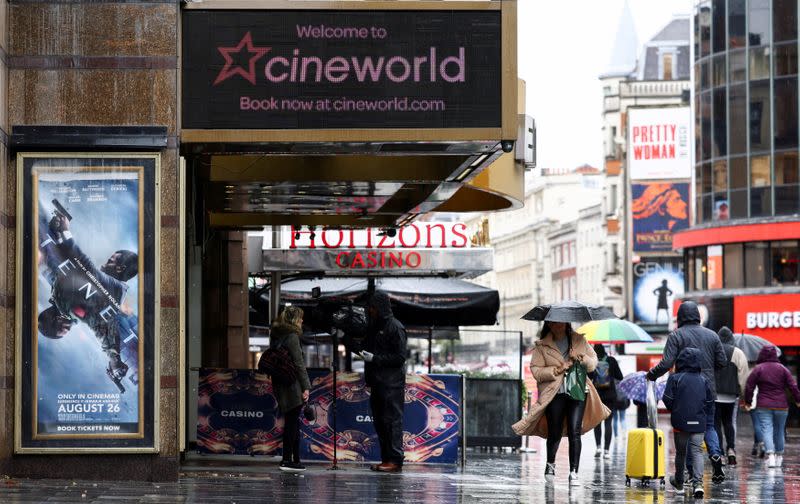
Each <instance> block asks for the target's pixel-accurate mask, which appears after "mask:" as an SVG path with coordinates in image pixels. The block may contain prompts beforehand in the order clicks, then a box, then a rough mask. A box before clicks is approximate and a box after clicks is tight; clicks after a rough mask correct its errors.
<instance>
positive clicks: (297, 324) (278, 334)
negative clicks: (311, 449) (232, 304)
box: [269, 306, 311, 472]
mask: <svg viewBox="0 0 800 504" xmlns="http://www.w3.org/2000/svg"><path fill="white" fill-rule="evenodd" d="M302 327H303V310H302V309H300V308H298V307H296V306H287V307H286V308H285V309H284V310H283V312H281V314H280V315H279V316H278V320H277V321H276V322H275V323H274V324H273V325H272V329H271V331H270V338H269V339H270V341H269V346H270V348H272V349H275V350H277V349H279V348H285V349H286V350H287V351H288V353H289V357H290V358H291V359H292V363H293V364H294V367H295V369H296V370H297V380H296V381H295V382H294V383H291V384H288V385H287V384H279V383H273V385H272V390H273V392H274V393H275V397H276V398H277V399H278V408H279V409H280V411H281V413H282V414H283V422H284V424H283V460H282V461H281V465H280V469H281V471H290V472H299V471H305V467H304V466H303V464H301V463H300V411H301V409H302V407H303V404H304V403H305V402H307V401H308V392H309V390H310V389H311V382H310V381H309V379H308V372H307V371H306V366H305V360H304V359H303V351H302V350H301V349H300V335H301V334H302V332H303V329H302Z"/></svg>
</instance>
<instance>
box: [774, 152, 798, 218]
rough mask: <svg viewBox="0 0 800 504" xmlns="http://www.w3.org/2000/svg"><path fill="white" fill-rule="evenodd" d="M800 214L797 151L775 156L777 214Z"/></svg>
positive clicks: (780, 153)
mask: <svg viewBox="0 0 800 504" xmlns="http://www.w3.org/2000/svg"><path fill="white" fill-rule="evenodd" d="M798 212H800V167H799V166H798V159H797V151H794V150H793V151H790V152H779V153H776V154H775V214H776V215H792V214H796V213H798Z"/></svg>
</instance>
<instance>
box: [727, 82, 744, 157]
mask: <svg viewBox="0 0 800 504" xmlns="http://www.w3.org/2000/svg"><path fill="white" fill-rule="evenodd" d="M728 110H729V114H730V122H729V125H730V132H729V134H730V142H729V146H728V148H729V150H730V153H731V154H744V153H745V152H747V88H746V87H745V85H744V84H739V85H737V86H731V87H730V94H729V95H728Z"/></svg>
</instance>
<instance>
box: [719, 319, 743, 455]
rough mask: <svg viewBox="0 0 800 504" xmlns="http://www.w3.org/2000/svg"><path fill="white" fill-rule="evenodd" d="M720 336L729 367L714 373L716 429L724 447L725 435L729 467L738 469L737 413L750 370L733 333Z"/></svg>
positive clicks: (724, 328) (726, 332)
mask: <svg viewBox="0 0 800 504" xmlns="http://www.w3.org/2000/svg"><path fill="white" fill-rule="evenodd" d="M717 334H718V335H719V340H720V341H721V342H722V348H723V349H724V350H725V358H726V359H727V362H728V363H727V364H726V366H725V367H724V368H722V369H717V370H715V372H714V373H715V374H714V380H715V381H716V383H717V400H716V401H715V402H714V427H715V428H716V430H717V436H718V437H719V443H720V445H722V440H723V434H724V435H725V442H726V445H727V450H726V454H727V456H728V465H732V466H734V465H736V410H737V408H738V405H739V396H741V395H742V391H743V390H744V387H745V384H746V383H747V375H748V374H749V373H750V368H749V367H748V365H747V356H745V354H744V352H743V351H742V350H741V349H739V348H736V347H735V346H733V343H734V340H733V332H731V330H730V329H728V328H727V327H722V328H721V329H720V330H719V332H718V333H717Z"/></svg>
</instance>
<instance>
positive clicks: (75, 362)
mask: <svg viewBox="0 0 800 504" xmlns="http://www.w3.org/2000/svg"><path fill="white" fill-rule="evenodd" d="M516 33H517V4H516V2H515V1H514V0H486V1H460V0H452V1H450V0H444V1H405V2H385V1H375V2H371V1H335V2H334V1H286V0H229V1H223V0H205V1H202V2H186V3H182V2H175V1H173V0H152V1H143V2H127V1H118V2H115V1H103V2H96V1H88V0H87V1H76V2H55V1H53V2H50V1H47V2H27V1H2V2H0V96H2V98H0V176H1V177H2V178H1V181H2V186H3V190H2V192H0V242H1V244H0V247H2V251H3V253H4V254H5V257H6V258H7V260H6V261H5V266H4V267H2V268H0V271H1V272H2V274H0V317H2V322H3V324H2V327H3V332H2V334H1V335H0V340H2V344H0V473H2V474H9V475H13V476H19V477H25V476H27V477H43V476H47V477H56V478H94V479H98V478H102V479H151V480H174V479H177V477H178V474H179V470H180V464H181V461H182V457H183V455H184V453H186V452H187V450H190V449H193V446H192V444H191V442H190V440H191V439H194V438H193V436H190V435H189V433H188V432H189V431H194V430H195V429H196V425H190V420H188V418H191V419H192V420H193V417H192V416H191V415H189V409H190V407H196V406H190V404H192V405H196V404H197V403H196V401H195V402H193V403H192V402H191V401H189V400H188V399H187V397H188V396H192V395H196V394H197V391H196V390H194V388H193V387H194V386H195V385H196V384H193V383H191V380H190V379H189V377H190V375H191V370H190V369H189V368H190V366H189V364H188V363H189V362H190V358H189V357H190V356H189V354H190V353H191V352H196V354H197V355H196V356H195V357H196V359H197V361H198V362H199V363H200V364H201V365H202V366H203V367H204V368H247V367H250V365H251V364H250V363H249V361H248V359H249V353H248V322H247V313H248V297H247V296H248V288H247V287H248V274H249V273H250V272H249V271H248V254H250V255H252V253H253V251H252V250H248V239H247V235H246V232H247V231H248V230H258V231H262V230H264V229H265V227H267V229H275V230H276V231H275V232H273V233H272V238H271V240H272V242H271V245H270V247H272V248H274V249H286V248H289V249H291V248H292V247H290V246H289V244H288V243H283V244H280V243H279V242H280V239H281V232H280V231H277V230H278V229H279V226H284V227H285V229H289V227H290V226H293V228H292V229H294V230H296V232H295V231H293V232H290V237H289V240H291V238H293V237H294V236H298V237H300V238H302V239H303V240H304V242H307V241H308V240H309V238H310V239H311V240H313V239H314V237H315V236H316V237H317V238H316V239H317V240H319V241H320V243H322V240H331V241H332V240H340V241H339V242H338V243H337V244H336V247H334V248H335V250H328V249H329V248H330V247H322V251H314V250H307V249H308V247H306V251H307V252H308V256H309V257H311V256H314V257H317V256H319V257H322V256H325V257H327V258H328V259H324V260H323V259H320V261H321V262H322V263H325V261H327V263H325V264H328V266H330V267H331V268H334V269H337V268H338V269H341V270H347V271H348V272H349V273H350V274H353V273H354V270H358V271H359V272H361V273H363V274H364V275H369V274H371V273H373V271H371V270H379V271H385V270H393V269H394V270H398V269H399V270H405V271H406V272H408V271H411V272H412V273H416V274H419V272H420V271H421V272H422V273H423V274H424V272H425V271H426V270H425V268H426V267H430V268H431V271H433V270H434V269H435V272H436V273H437V274H441V275H445V276H447V275H453V274H455V273H454V271H456V270H458V269H459V268H460V267H463V265H464V264H469V260H470V259H469V255H470V252H469V250H467V248H468V247H465V246H464V245H466V242H467V238H468V235H467V232H466V230H458V231H457V232H456V233H455V234H454V235H453V241H452V242H448V243H445V246H443V247H442V246H440V247H438V249H437V250H433V251H431V250H425V249H429V248H430V247H425V246H424V244H425V243H426V239H427V240H428V241H430V235H426V236H418V235H415V234H414V233H419V229H421V228H410V227H409V226H410V225H412V224H414V223H415V222H419V221H420V219H422V218H423V217H424V216H425V215H426V214H429V213H431V212H489V211H501V210H506V209H511V208H518V207H520V206H521V204H522V197H523V189H524V184H523V173H524V166H525V164H526V163H528V164H530V163H531V161H532V159H531V155H532V154H531V153H532V149H533V144H534V140H533V138H532V135H533V129H532V126H531V124H530V121H529V120H527V121H526V119H525V116H524V89H523V84H522V83H521V82H519V81H518V79H517V70H516V61H517V47H516ZM355 228H371V229H373V230H375V236H376V237H381V238H382V239H385V238H384V237H385V236H392V237H393V236H395V235H396V236H397V238H396V239H394V242H396V243H398V244H399V245H396V246H395V247H394V248H391V247H385V248H384V247H379V246H378V245H377V244H375V245H374V246H373V245H371V244H368V245H365V246H362V247H361V249H358V250H356V251H353V250H352V247H349V248H348V247H347V246H346V243H342V240H345V241H346V239H347V236H352V234H350V235H348V233H351V232H350V231H349V230H351V229H355ZM405 228H409V229H408V230H405V231H404V229H405ZM285 233H286V231H283V234H285ZM415 236H416V238H415ZM448 236H449V235H448ZM264 237H265V240H266V239H267V234H265V235H264ZM284 241H286V240H284ZM412 241H413V242H414V243H415V245H414V246H407V244H408V243H411V242H412ZM401 242H402V243H401ZM264 248H267V247H266V245H265V246H264ZM394 249H397V250H394ZM306 251H299V252H298V251H293V250H289V251H288V252H287V253H284V252H280V253H275V254H272V255H269V256H268V257H269V258H271V259H274V261H277V262H272V263H270V264H269V268H266V267H265V268H266V269H269V271H270V274H273V275H275V274H278V275H279V274H280V269H281V266H282V264H281V262H280V261H281V260H282V259H281V258H282V257H284V256H285V257H299V255H298V254H305V253H306ZM259 252H260V251H259ZM451 253H452V254H454V255H453V256H450V255H449V254H451ZM476 253H477V254H478V255H479V256H480V257H481V258H482V257H483V255H485V253H484V252H481V251H477V252H476ZM281 254H283V255H281ZM287 254H288V255H287ZM259 257H260V256H259ZM265 257H267V256H265ZM462 257H463V258H465V259H462ZM481 260H483V259H481ZM265 261H266V260H265ZM251 262H252V261H251ZM480 264H484V263H480ZM428 265H431V266H428ZM304 267H305V268H308V264H307V263H306V265H305V266H304ZM293 268H294V269H295V270H297V269H298V268H297V267H296V265H294V264H287V265H286V269H287V270H292V269H293ZM412 270H413V271H412ZM356 273H358V272H356ZM358 274H360V273H358ZM273 278H275V277H273ZM277 278H280V276H278V277H277ZM192 362H195V361H192Z"/></svg>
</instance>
